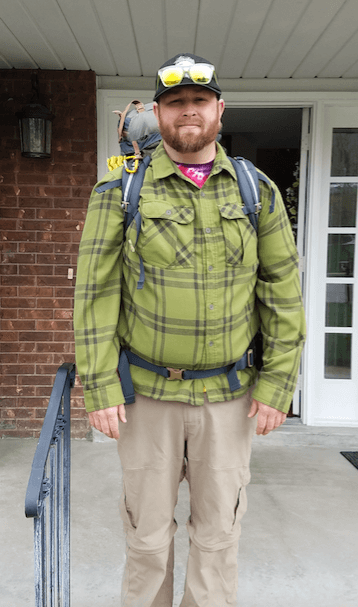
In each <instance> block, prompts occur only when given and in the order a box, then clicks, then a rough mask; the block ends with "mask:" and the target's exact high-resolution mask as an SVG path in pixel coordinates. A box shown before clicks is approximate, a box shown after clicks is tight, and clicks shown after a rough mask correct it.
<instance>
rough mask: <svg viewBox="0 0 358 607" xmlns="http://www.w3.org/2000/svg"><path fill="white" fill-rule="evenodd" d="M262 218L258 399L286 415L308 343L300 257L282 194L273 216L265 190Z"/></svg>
mask: <svg viewBox="0 0 358 607" xmlns="http://www.w3.org/2000/svg"><path fill="white" fill-rule="evenodd" d="M261 194H262V201H263V205H262V211H261V213H260V218H259V231H258V236H259V239H258V242H259V244H258V247H259V262H260V268H259V274H258V279H257V285H256V296H257V305H258V309H259V313H260V318H261V330H262V333H263V347H264V354H263V368H262V371H261V373H260V377H259V380H258V383H257V385H256V388H255V390H254V392H253V398H255V399H256V400H258V401H260V402H262V403H264V404H267V405H270V406H272V407H274V408H275V409H278V410H279V411H282V412H284V413H287V412H288V410H289V407H290V404H291V400H292V395H293V393H294V391H295V387H296V383H297V377H298V370H299V364H300V356H301V352H302V348H303V344H304V341H305V330H306V326H305V316H304V310H303V304H302V295H301V287H300V280H299V272H298V255H297V249H296V245H295V242H294V239H293V234H292V229H291V226H290V222H289V220H288V217H287V213H286V209H285V206H284V204H283V201H282V197H281V194H280V193H279V191H278V189H277V188H276V186H275V195H276V203H275V210H274V212H273V213H269V206H270V202H269V199H268V197H269V195H270V193H269V190H268V188H267V187H266V186H263V188H262V192H261Z"/></svg>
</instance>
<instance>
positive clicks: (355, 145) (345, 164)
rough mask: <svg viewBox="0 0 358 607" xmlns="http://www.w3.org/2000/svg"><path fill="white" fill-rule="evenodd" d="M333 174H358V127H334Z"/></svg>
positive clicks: (349, 175) (350, 175)
mask: <svg viewBox="0 0 358 607" xmlns="http://www.w3.org/2000/svg"><path fill="white" fill-rule="evenodd" d="M331 175H334V176H337V177H355V176H356V175H358V129H333V143H332V164H331Z"/></svg>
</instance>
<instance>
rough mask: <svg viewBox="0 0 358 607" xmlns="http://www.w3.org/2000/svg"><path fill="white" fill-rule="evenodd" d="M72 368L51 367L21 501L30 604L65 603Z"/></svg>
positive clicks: (55, 606)
mask: <svg viewBox="0 0 358 607" xmlns="http://www.w3.org/2000/svg"><path fill="white" fill-rule="evenodd" d="M74 378H75V366H74V364H72V363H64V364H63V365H62V366H61V367H60V368H59V369H58V371H57V374H56V378H55V383H54V386H53V389H52V392H51V396H50V401H49V404H48V408H47V411H46V415H45V419H44V423H43V427H42V430H41V434H40V438H39V442H38V445H37V449H36V453H35V456H34V459H33V463H32V470H31V474H30V479H29V483H28V487H27V493H26V499H25V514H26V516H27V517H32V518H33V519H34V552H35V555H34V556H35V601H36V603H35V604H36V607H70V470H71V440H70V439H71V428H70V425H71V420H70V407H71V402H70V400H71V399H70V392H71V388H72V386H73V384H74Z"/></svg>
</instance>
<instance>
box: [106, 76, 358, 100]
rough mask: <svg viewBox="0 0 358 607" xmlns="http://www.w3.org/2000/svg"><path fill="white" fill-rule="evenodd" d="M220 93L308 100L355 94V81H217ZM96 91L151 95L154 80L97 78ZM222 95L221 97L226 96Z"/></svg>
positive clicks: (138, 77) (338, 79)
mask: <svg viewBox="0 0 358 607" xmlns="http://www.w3.org/2000/svg"><path fill="white" fill-rule="evenodd" d="M220 87H221V90H222V91H231V92H233V93H247V92H250V93H252V94H256V93H260V92H262V93H265V94H267V93H268V92H274V93H280V94H285V93H287V92H295V93H297V92H298V93H300V92H307V93H309V95H310V96H311V98H312V95H314V94H315V93H316V92H323V93H325V92H329V91H331V92H342V93H348V92H354V91H358V78H255V79H252V78H248V79H246V78H237V79H233V80H231V79H229V78H220ZM97 88H98V89H107V90H117V91H123V90H137V91H143V90H145V91H146V92H148V91H150V92H151V93H152V94H153V93H154V78H149V77H140V76H127V77H126V76H97ZM226 94H227V93H226V92H225V93H224V97H225V96H226Z"/></svg>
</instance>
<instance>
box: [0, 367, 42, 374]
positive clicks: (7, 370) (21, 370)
mask: <svg viewBox="0 0 358 607" xmlns="http://www.w3.org/2000/svg"><path fill="white" fill-rule="evenodd" d="M3 373H4V374H6V375H33V374H34V373H35V365H21V364H16V365H10V364H5V365H4V366H3Z"/></svg>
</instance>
